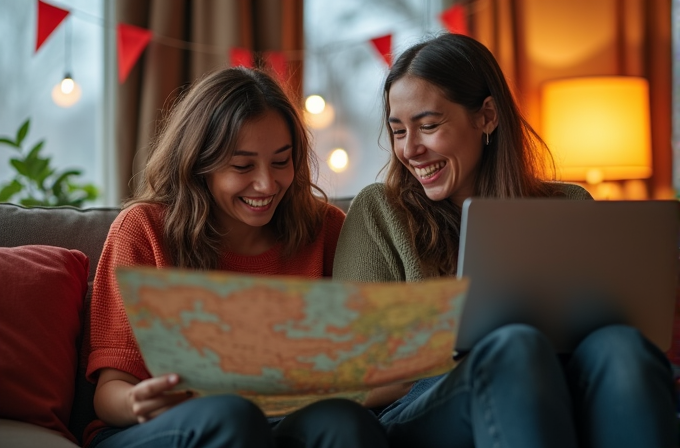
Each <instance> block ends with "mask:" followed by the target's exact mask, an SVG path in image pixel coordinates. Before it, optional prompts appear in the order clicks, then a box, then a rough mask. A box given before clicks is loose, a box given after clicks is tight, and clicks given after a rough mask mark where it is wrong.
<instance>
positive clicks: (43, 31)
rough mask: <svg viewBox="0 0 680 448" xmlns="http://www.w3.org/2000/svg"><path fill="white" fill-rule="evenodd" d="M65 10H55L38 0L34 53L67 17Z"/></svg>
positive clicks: (55, 8)
mask: <svg viewBox="0 0 680 448" xmlns="http://www.w3.org/2000/svg"><path fill="white" fill-rule="evenodd" d="M68 14H69V12H68V11H67V10H65V9H61V8H57V7H56V6H52V5H50V4H48V3H45V2H43V1H40V0H38V29H37V36H36V40H35V51H38V49H39V48H40V46H41V45H42V44H43V42H45V40H46V39H47V38H48V37H50V34H52V32H53V31H54V30H55V29H56V28H57V27H58V26H59V24H60V23H61V22H62V21H63V20H64V19H65V18H66V16H68Z"/></svg>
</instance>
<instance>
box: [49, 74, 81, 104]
mask: <svg viewBox="0 0 680 448" xmlns="http://www.w3.org/2000/svg"><path fill="white" fill-rule="evenodd" d="M82 93H83V92H82V90H81V89H80V86H79V85H78V84H76V82H75V81H74V80H73V78H71V75H70V74H68V73H67V74H66V75H65V76H64V79H62V80H61V82H59V84H57V85H56V86H54V88H53V89H52V101H54V102H55V103H56V104H57V106H61V107H71V106H73V105H74V104H75V103H77V102H78V100H79V99H80V97H81V96H82Z"/></svg>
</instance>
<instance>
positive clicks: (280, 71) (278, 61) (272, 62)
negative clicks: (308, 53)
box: [264, 51, 288, 82]
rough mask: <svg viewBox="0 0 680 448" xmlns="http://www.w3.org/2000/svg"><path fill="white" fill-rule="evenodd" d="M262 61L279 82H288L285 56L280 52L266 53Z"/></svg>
mask: <svg viewBox="0 0 680 448" xmlns="http://www.w3.org/2000/svg"><path fill="white" fill-rule="evenodd" d="M264 59H265V61H267V65H269V67H271V68H272V70H274V73H276V76H277V78H278V80H279V82H286V81H287V80H288V61H287V60H286V55H285V54H283V53H281V52H280V51H267V52H265V53H264Z"/></svg>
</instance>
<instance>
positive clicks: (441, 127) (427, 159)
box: [388, 76, 496, 205]
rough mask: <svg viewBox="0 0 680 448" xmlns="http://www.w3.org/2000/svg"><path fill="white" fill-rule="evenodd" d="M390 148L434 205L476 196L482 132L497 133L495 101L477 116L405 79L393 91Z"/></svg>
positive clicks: (419, 81) (416, 80)
mask: <svg viewBox="0 0 680 448" xmlns="http://www.w3.org/2000/svg"><path fill="white" fill-rule="evenodd" d="M388 101H389V108H390V114H389V117H388V121H389V125H390V128H391V129H392V134H393V139H392V147H393V150H394V153H395V155H396V157H397V158H398V159H399V161H400V162H401V163H402V164H403V165H404V166H406V168H407V169H408V170H409V171H410V172H411V174H412V175H413V176H414V177H415V178H416V179H417V180H418V181H419V182H420V183H421V185H422V186H423V188H424V190H425V194H426V195H427V197H428V198H430V199H431V200H433V201H441V200H444V199H451V200H452V201H453V202H455V203H456V204H458V205H461V204H462V203H463V201H464V200H465V199H466V198H468V197H470V196H472V194H473V193H474V182H475V177H476V175H477V172H478V170H479V164H480V160H481V156H482V151H483V147H484V143H483V142H484V138H485V137H484V132H492V131H493V129H495V126H496V122H495V118H496V114H495V105H494V104H493V99H492V98H491V97H488V98H487V99H486V100H485V101H484V105H483V106H482V109H481V110H480V111H479V112H476V113H474V114H470V113H469V112H468V111H467V110H466V109H465V107H463V106H461V105H460V104H457V103H454V102H451V101H449V100H448V99H447V98H446V97H445V96H444V93H443V92H442V91H441V90H440V89H439V88H437V87H436V86H434V85H433V84H431V83H429V82H427V81H425V80H423V79H421V78H417V77H413V76H405V77H403V78H401V79H399V80H397V81H396V82H395V83H394V84H393V85H392V86H391V88H390V91H389V95H388Z"/></svg>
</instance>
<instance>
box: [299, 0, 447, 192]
mask: <svg viewBox="0 0 680 448" xmlns="http://www.w3.org/2000/svg"><path fill="white" fill-rule="evenodd" d="M442 3H443V1H442V0H401V1H387V0H346V1H342V2H329V1H327V0H305V10H304V21H305V23H304V27H305V30H304V31H305V72H304V94H305V96H308V95H312V94H317V95H320V96H322V97H323V98H324V99H325V101H326V103H327V105H329V106H330V108H329V109H328V111H325V114H326V115H332V117H328V118H332V121H330V122H329V123H328V124H327V125H325V126H321V125H322V124H323V123H320V124H319V125H314V122H313V121H310V124H311V126H312V134H313V137H314V148H315V150H316V153H317V155H318V156H319V159H320V167H319V168H320V169H319V174H320V175H319V184H320V186H321V187H322V188H323V189H324V191H326V193H327V194H328V195H329V196H334V197H345V196H354V195H356V193H358V192H359V190H361V189H362V188H363V187H365V186H366V185H368V184H370V183H373V182H375V181H376V180H377V179H379V178H378V172H379V171H380V169H381V168H382V167H383V166H384V165H385V163H386V162H387V161H388V160H389V152H388V150H389V141H386V134H385V133H384V131H383V132H382V134H381V130H382V128H383V123H382V84H383V82H384V80H385V76H386V74H387V68H388V67H387V64H386V63H385V61H384V60H383V59H382V57H381V55H380V54H379V53H378V51H377V50H376V49H375V48H374V47H373V45H372V43H371V39H374V38H376V37H380V36H383V35H388V34H391V35H392V51H393V53H394V54H395V55H398V54H399V53H400V52H401V50H403V49H405V48H407V47H408V46H410V45H412V44H414V43H416V42H419V41H421V40H423V39H424V38H425V37H428V36H431V35H434V34H438V33H439V32H442V31H444V28H443V26H442V25H441V23H440V22H439V18H438V17H439V14H440V13H441V11H442V9H443V6H442ZM330 110H332V113H331V112H329V111H330ZM320 118H321V120H319V117H317V119H316V120H315V121H323V118H324V117H320ZM379 141H380V145H379ZM380 146H382V147H383V148H385V149H381V148H380ZM336 148H342V149H344V150H345V151H346V153H347V156H348V164H347V167H346V169H344V171H340V172H334V171H332V170H331V169H330V167H329V165H328V164H327V159H328V158H329V157H330V155H331V153H332V152H333V150H334V149H336ZM336 154H337V153H336Z"/></svg>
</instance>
